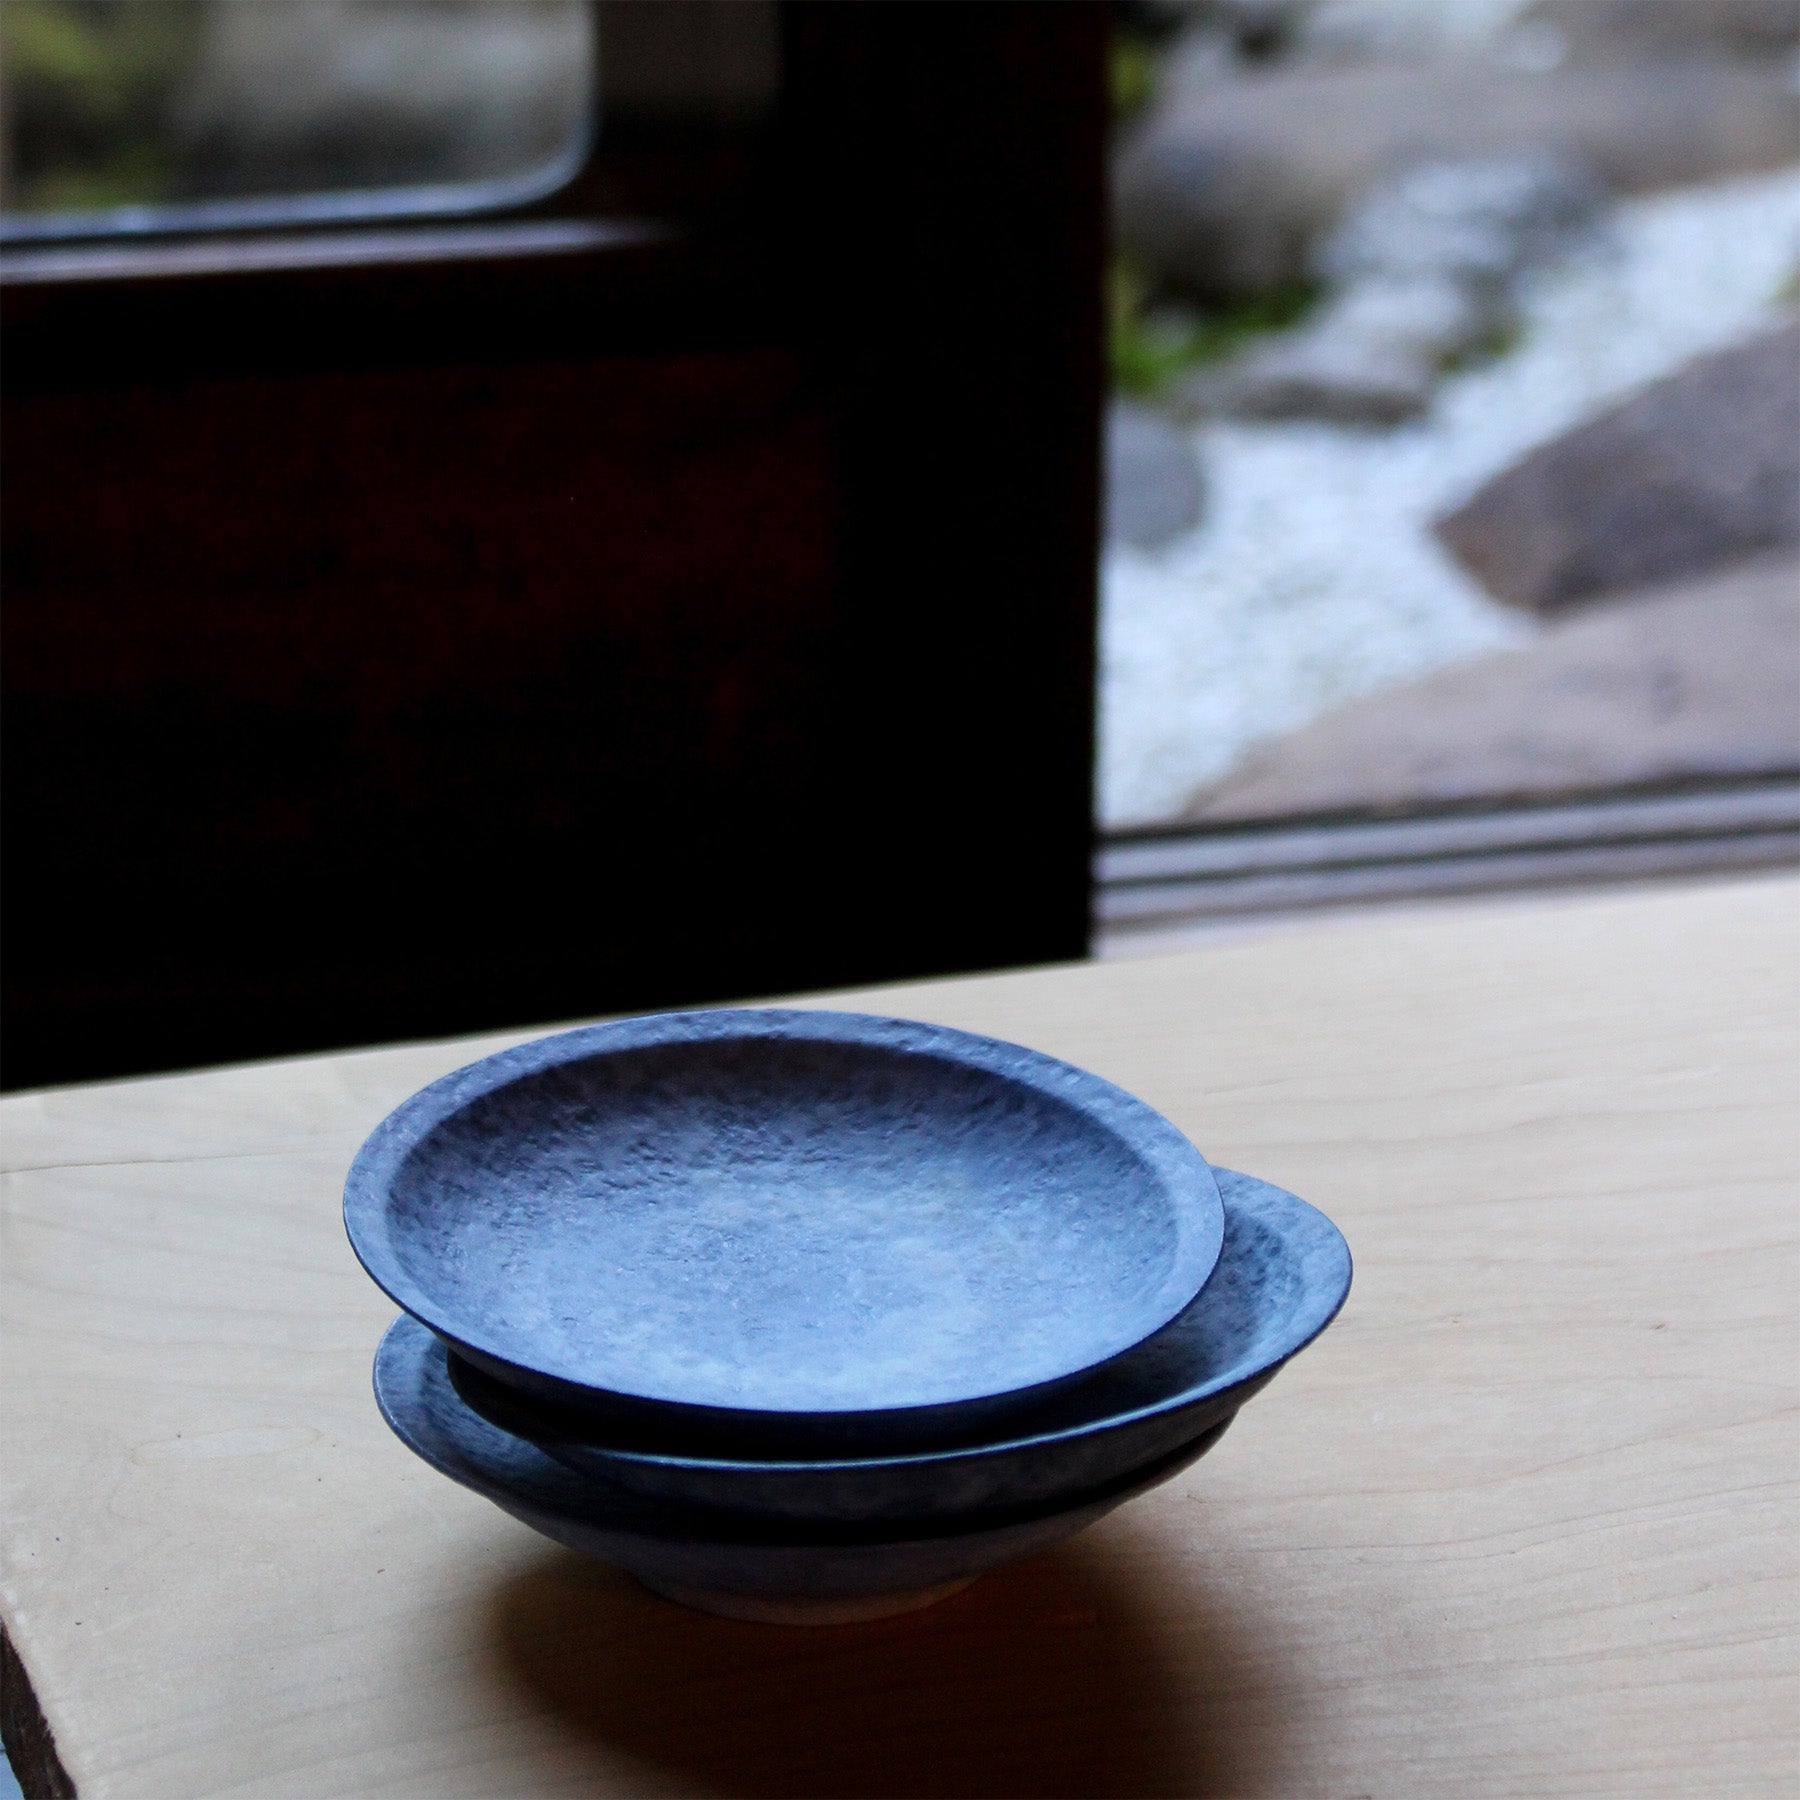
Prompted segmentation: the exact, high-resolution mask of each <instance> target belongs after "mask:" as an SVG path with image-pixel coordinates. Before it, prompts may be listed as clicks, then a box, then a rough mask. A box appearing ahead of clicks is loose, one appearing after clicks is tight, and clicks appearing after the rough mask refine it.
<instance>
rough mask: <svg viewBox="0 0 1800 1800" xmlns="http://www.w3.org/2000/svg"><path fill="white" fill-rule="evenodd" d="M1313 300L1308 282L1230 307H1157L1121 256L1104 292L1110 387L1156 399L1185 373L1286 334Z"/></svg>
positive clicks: (1314, 293)
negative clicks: (1267, 337)
mask: <svg viewBox="0 0 1800 1800" xmlns="http://www.w3.org/2000/svg"><path fill="white" fill-rule="evenodd" d="M1318 295H1319V289H1318V287H1317V286H1316V285H1315V284H1313V283H1310V282H1308V283H1301V284H1297V285H1295V286H1293V287H1290V288H1284V289H1283V290H1282V291H1281V292H1279V293H1276V294H1270V295H1268V296H1266V297H1264V298H1260V299H1255V300H1241V301H1238V302H1236V303H1235V304H1233V305H1230V306H1215V307H1209V308H1206V309H1203V310H1201V309H1191V310H1190V309H1186V308H1183V309H1179V310H1177V309H1173V308H1158V307H1156V306H1154V305H1153V304H1152V295H1151V291H1150V287H1149V284H1148V283H1147V282H1146V281H1145V280H1144V278H1143V276H1142V275H1141V274H1140V273H1139V272H1138V271H1137V270H1136V269H1134V268H1133V267H1132V265H1131V264H1130V263H1129V262H1128V261H1126V260H1125V259H1123V258H1120V259H1118V260H1117V261H1115V262H1114V264H1113V267H1112V269H1111V272H1110V274H1109V277H1108V291H1107V320H1108V333H1107V342H1108V353H1109V360H1110V363H1111V370H1112V379H1113V384H1114V386H1115V387H1117V388H1118V389H1119V390H1120V391H1121V392H1123V393H1127V394H1139V395H1145V396H1154V395H1156V394H1157V393H1159V392H1161V391H1162V390H1163V389H1164V388H1165V387H1167V386H1168V385H1169V383H1171V382H1172V381H1174V380H1175V379H1176V378H1177V377H1178V376H1180V375H1182V374H1184V373H1185V372H1186V371H1187V370H1189V369H1192V368H1197V367H1199V366H1200V365H1201V364H1204V363H1210V362H1217V361H1219V360H1220V359H1221V358H1223V357H1227V356H1230V355H1233V354H1234V353H1235V352H1236V351H1238V350H1240V349H1241V348H1242V347H1243V346H1244V345H1245V344H1246V343H1247V342H1249V341H1250V340H1251V339H1252V338H1256V337H1260V336H1262V335H1264V334H1265V333H1267V332H1272V331H1285V330H1286V329H1287V328H1288V327H1289V326H1290V325H1293V324H1294V323H1296V321H1298V320H1299V319H1300V318H1301V317H1302V316H1303V315H1304V314H1305V312H1306V311H1307V309H1308V308H1309V307H1310V306H1311V305H1312V304H1313V302H1314V301H1315V300H1316V299H1317V298H1318Z"/></svg>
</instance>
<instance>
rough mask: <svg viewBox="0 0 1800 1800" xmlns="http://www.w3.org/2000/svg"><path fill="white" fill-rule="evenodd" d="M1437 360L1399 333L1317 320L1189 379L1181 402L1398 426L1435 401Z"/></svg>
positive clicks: (1250, 413)
mask: <svg viewBox="0 0 1800 1800" xmlns="http://www.w3.org/2000/svg"><path fill="white" fill-rule="evenodd" d="M1436 381H1437V366H1436V363H1435V362H1434V360H1433V359H1432V358H1431V357H1430V356H1428V355H1426V354H1424V353H1423V352H1421V351H1419V350H1416V349H1413V348H1411V347H1410V346H1408V345H1407V344H1406V343H1405V342H1403V341H1401V340H1399V339H1398V338H1383V337H1382V336H1379V335H1375V334H1371V333H1366V332H1364V331H1362V330H1360V329H1358V328H1357V327H1356V325H1355V323H1354V321H1353V322H1352V323H1350V324H1349V325H1347V326H1342V325H1340V323H1339V321H1338V319H1337V318H1336V317H1335V316H1334V315H1333V314H1331V313H1327V314H1326V315H1325V317H1324V318H1322V319H1321V320H1320V321H1319V322H1318V324H1317V325H1315V326H1313V327H1311V328H1309V329H1306V330H1302V331H1296V332H1292V333H1289V334H1287V335H1285V336H1283V337H1279V338H1276V339H1274V340H1273V341H1272V342H1270V343H1268V344H1263V345H1259V346H1258V347H1257V348H1255V349H1253V350H1251V351H1249V352H1248V353H1246V354H1245V355H1244V356H1243V357H1241V358H1240V359H1239V360H1238V361H1236V362H1234V363H1232V364H1230V365H1229V366H1227V367H1225V368H1223V369H1217V370H1203V371H1200V372H1199V373H1198V374H1196V375H1195V376H1193V377H1191V378H1190V379H1189V380H1188V381H1187V382H1185V383H1184V384H1183V385H1182V387H1181V389H1180V390H1179V393H1178V395H1177V399H1178V402H1179V403H1180V404H1181V405H1182V406H1183V407H1184V408H1187V409H1190V410H1192V411H1194V412H1196V413H1206V412H1212V413H1225V414H1228V415H1230V416H1232V417H1234V418H1240V419H1326V420H1329V421H1331V422H1332V423H1334V424H1339V425H1394V424H1398V423H1399V422H1400V421H1401V420H1402V419H1407V418H1410V417H1412V416H1413V415H1414V414H1415V413H1418V412H1420V411H1422V410H1423V409H1424V408H1425V406H1426V405H1427V404H1428V403H1429V402H1430V399H1431V390H1432V388H1433V386H1434V385H1435V383H1436Z"/></svg>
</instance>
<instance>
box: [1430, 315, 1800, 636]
mask: <svg viewBox="0 0 1800 1800" xmlns="http://www.w3.org/2000/svg"><path fill="white" fill-rule="evenodd" d="M1436 530H1437V534H1438V536H1439V538H1440V539H1441V540H1442V542H1443V543H1444V544H1445V546H1446V547H1447V548H1448V549H1449V550H1450V552H1451V553H1452V554H1453V555H1454V556H1455V557H1456V559H1457V560H1458V561H1459V562H1460V563H1462V565H1463V566H1464V567H1465V568H1466V569H1468V570H1469V571H1470V573H1471V574H1473V575H1474V576H1475V577H1476V579H1477V580H1479V581H1480V582H1481V583H1482V585H1483V586H1484V587H1486V588H1487V589H1488V591H1489V592H1490V593H1492V594H1493V595H1495V596H1496V597H1497V598H1498V599H1501V600H1504V601H1507V602H1509V603H1510V604H1512V605H1514V606H1521V607H1525V608H1527V609H1529V610H1531V611H1533V612H1539V613H1554V612H1558V611H1560V610H1562V609H1563V608H1565V607H1568V606H1571V605H1575V604H1578V603H1580V602H1581V601H1583V600H1586V599H1589V598H1591V597H1592V596H1595V595H1598V594H1603V593H1605V592H1607V591H1608V590H1610V589H1617V588H1623V587H1627V586H1631V585H1635V584H1637V583H1640V582H1649V581H1658V580H1664V579H1670V578H1673V577H1675V576H1678V575H1684V574H1687V573H1690V572H1693V571H1698V570H1702V569H1706V568H1709V567H1712V566H1715V565H1718V564H1720V563H1723V562H1726V561H1729V560H1731V559H1732V558H1734V557H1741V556H1744V555H1746V554H1749V553H1751V552H1753V551H1756V550H1759V549H1765V548H1768V547H1770V546H1774V545H1780V544H1791V543H1795V542H1800V324H1790V325H1785V326H1783V327H1781V328H1779V329H1778V330H1775V331H1772V332H1768V333H1764V334H1761V335H1759V336H1758V337H1756V338H1754V339H1752V340H1751V341H1750V342H1748V343H1745V344H1740V345H1737V346H1735V347H1733V348H1731V349H1728V350H1722V351H1717V352H1715V353H1714V354H1712V355H1710V356H1704V357H1700V358H1698V359H1696V360H1695V361H1694V362H1691V363H1689V364H1688V365H1687V366H1686V367H1685V368H1683V369H1680V370H1677V372H1676V373H1675V374H1673V375H1671V376H1669V377H1667V378H1666V379H1664V380H1662V381H1659V382H1656V383H1654V384H1652V385H1651V386H1650V387H1647V388H1645V389H1643V390H1641V391H1640V392H1639V393H1637V394H1635V395H1633V396H1631V397H1630V398H1628V399H1626V400H1624V401H1622V402H1621V403H1620V404H1618V405H1616V406H1614V407H1611V408H1609V409H1608V410H1607V411H1605V412H1603V413H1601V414H1600V415H1599V416H1598V417H1596V418H1593V419H1590V420H1588V421H1587V422H1586V423H1585V424H1582V425H1579V426H1577V427H1576V428H1575V429H1574V430H1573V431H1570V432H1568V433H1566V434H1565V435H1564V436H1562V437H1560V438H1556V439H1554V440H1553V441H1552V442H1550V443H1548V444H1545V445H1542V446H1541V447H1540V448H1538V449H1536V450H1534V451H1532V452H1531V453H1530V454H1528V455H1527V456H1526V457H1524V458H1523V459H1522V460H1521V461H1520V462H1518V463H1515V464H1514V465H1513V466H1512V467H1511V468H1510V469H1507V470H1505V471H1503V472H1502V473H1501V474H1499V475H1497V476H1495V477H1494V479H1493V480H1491V481H1490V482H1488V483H1487V484H1486V485H1485V486H1484V487H1482V488H1481V489H1480V490H1479V491H1478V492H1477V493H1476V494H1475V495H1474V496H1473V497H1472V498H1471V499H1469V500H1468V501H1466V502H1465V503H1464V504H1463V505H1462V506H1460V507H1458V508H1457V509H1456V510H1455V511H1454V512H1452V513H1450V514H1449V515H1448V516H1447V517H1445V518H1443V519H1440V520H1439V521H1438V522H1437V526H1436Z"/></svg>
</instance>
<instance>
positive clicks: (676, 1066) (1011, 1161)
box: [344, 1010, 1224, 1453]
mask: <svg viewBox="0 0 1800 1800" xmlns="http://www.w3.org/2000/svg"><path fill="white" fill-rule="evenodd" d="M344 1216H345V1223H346V1225H347V1227H348V1230H349V1233H350V1239H351V1242H352V1244H353V1245H354V1247H355V1249H356V1253H357V1255H358V1256H359V1257H360V1258H361V1259H362V1262H363V1264H364V1266H365V1267H366V1268H367V1269H368V1271H369V1273H370V1274H371V1275H372V1276H373V1277H374V1278H375V1280H376V1281H377V1282H379V1283H380V1284H381V1286H382V1287H383V1288H385V1289H386V1290H387V1292H388V1293H389V1294H391V1295H392V1296H393V1297H394V1299H395V1300H396V1301H398V1302H399V1304H400V1305H401V1306H403V1307H404V1308H405V1309H406V1310H407V1311H408V1312H410V1313H411V1314H413V1316H414V1317H416V1318H418V1319H420V1320H422V1321H423V1322H424V1323H425V1324H427V1325H429V1326H430V1327H431V1328H432V1329H433V1330H434V1331H436V1332H437V1333H439V1334H440V1335H441V1336H442V1337H444V1338H445V1339H446V1340H447V1341H449V1342H450V1343H452V1344H454V1345H455V1346H456V1347H457V1348H458V1349H459V1350H460V1351H461V1352H462V1353H463V1354H464V1355H465V1356H466V1357H467V1358H468V1359H469V1360H471V1361H472V1362H474V1363H475V1364H477V1365H478V1366H480V1367H482V1368H484V1369H486V1370H487V1371H488V1372H489V1373H490V1374H492V1375H495V1376H496V1377H498V1378H499V1379H501V1380H503V1381H507V1382H510V1383H513V1384H515V1385H518V1386H521V1387H524V1388H526V1389H529V1390H530V1391H532V1392H534V1393H536V1394H538V1395H540V1396H545V1397H551V1398H557V1399H560V1400H562V1401H564V1402H568V1403H574V1404H579V1405H583V1406H585V1407H588V1408H590V1409H594V1410H597V1411H599V1412H600V1413H602V1414H603V1415H604V1416H605V1417H606V1418H607V1419H608V1420H609V1421H610V1422H611V1423H612V1425H613V1426H614V1427H617V1428H628V1427H632V1426H634V1425H635V1426H638V1427H642V1426H646V1425H654V1426H655V1428H656V1429H658V1430H661V1431H664V1432H670V1431H675V1432H679V1433H681V1434H683V1440H684V1441H685V1442H687V1443H690V1444H698V1443H701V1442H708V1443H713V1444H717V1443H719V1442H723V1441H726V1440H727V1439H731V1440H733V1441H737V1442H748V1443H757V1444H760V1445H763V1446H765V1447H766V1446H769V1445H772V1444H774V1443H776V1442H778V1441H781V1442H793V1443H799V1444H808V1445H826V1446H829V1447H831V1448H832V1449H833V1450H834V1451H836V1452H838V1453H841V1452H842V1451H843V1450H844V1449H848V1448H859V1447H860V1448H867V1447H869V1446H871V1445H874V1446H877V1447H880V1448H888V1447H892V1446H894V1445H896V1444H899V1443H903V1442H918V1441H921V1440H923V1439H928V1438H930V1437H933V1436H941V1435H942V1434H944V1433H946V1432H950V1431H954V1430H956V1429H959V1428H962V1427H966V1426H968V1425H970V1424H971V1423H972V1422H974V1421H976V1420H977V1419H982V1418H986V1417H989V1416H992V1415H993V1414H994V1413H995V1412H996V1411H997V1410H1004V1408H1005V1407H1007V1406H1011V1405H1016V1404H1018V1403H1020V1402H1021V1401H1025V1400H1029V1399H1030V1398H1032V1397H1033V1396H1034V1395H1035V1394H1036V1393H1037V1392H1038V1391H1040V1390H1043V1389H1046V1388H1047V1387H1049V1386H1051V1385H1052V1384H1056V1383H1059V1382H1065V1381H1067V1380H1069V1379H1070V1378H1071V1377H1074V1376H1076V1375H1078V1374H1080V1373H1082V1372H1083V1371H1086V1370H1089V1369H1091V1368H1093V1367H1095V1366H1096V1365H1098V1364H1101V1363H1104V1362H1106V1361H1107V1360H1108V1359H1110V1358H1112V1357H1115V1356H1117V1355H1119V1354H1120V1353H1121V1352H1122V1351H1125V1350H1127V1349H1129V1348H1130V1347H1131V1346H1133V1345H1134V1344H1137V1343H1139V1342H1141V1341H1142V1340H1143V1339H1144V1338H1145V1337H1146V1336H1148V1335H1149V1334H1150V1333H1152V1332H1154V1331H1156V1330H1157V1329H1159V1328H1160V1327H1161V1326H1163V1325H1165V1324H1166V1323H1167V1322H1168V1321H1169V1320H1170V1319H1172V1318H1174V1317H1175V1315H1176V1314H1177V1313H1179V1312H1180V1311H1181V1310H1182V1309H1183V1308H1184V1307H1185V1306H1186V1305H1187V1304H1188V1302H1189V1301H1190V1300H1192V1299H1193V1297H1194V1295H1195V1293H1196V1292H1198V1291H1199V1289H1200V1287H1201V1285H1202V1283H1204V1282H1205V1280H1206V1278H1207V1276H1208V1274H1209V1273H1210V1272H1211V1270H1212V1268H1213V1265H1214V1263H1215V1261H1216V1259H1217V1257H1218V1253H1219V1245H1220V1242H1221V1240H1222V1237H1223V1231H1224V1215H1223V1211H1222V1208H1221V1205H1220V1201H1219V1194H1218V1189H1217V1186H1216V1185H1215V1183H1214V1180H1213V1174H1212V1171H1211V1169H1210V1168H1209V1167H1208V1166H1207V1163H1206V1161H1205V1159H1204V1158H1203V1157H1202V1156H1201V1155H1200V1153H1199V1152H1198V1151H1197V1150H1195V1149H1194V1147H1193V1146H1192V1145H1191V1144H1190V1143H1189V1142H1188V1141H1187V1139H1186V1138H1184V1137H1183V1136H1182V1135H1181V1133H1180V1132H1179V1131H1177V1130H1176V1129H1175V1127H1174V1126H1172V1125H1171V1124H1169V1122H1168V1121H1167V1120H1166V1119H1164V1118H1162V1117H1161V1116H1160V1115H1159V1114H1157V1113H1155V1112H1153V1111H1152V1110H1151V1109H1150V1108H1149V1107H1147V1106H1145V1105H1144V1104H1143V1103H1142V1102H1141V1101H1138V1100H1135V1099H1133V1098H1132V1097H1131V1095H1129V1094H1127V1093H1124V1092H1123V1091H1122V1090H1120V1089H1118V1088H1116V1087H1113V1086H1112V1085H1111V1084H1110V1083H1108V1082H1105V1081H1102V1080H1100V1079H1099V1078H1098V1077H1096V1076H1093V1075H1089V1074H1087V1073H1085V1072H1084V1071H1082V1070H1080V1069H1076V1068H1072V1067H1070V1066H1069V1065H1068V1064H1066V1063H1061V1062H1057V1061H1055V1060H1054V1059H1052V1058H1050V1057H1047V1056H1041V1055H1039V1054H1037V1053H1036V1052H1034V1051H1031V1050H1026V1049H1022V1048H1020V1047H1019V1046H1017V1045H1014V1044H1004V1043H999V1042H996V1041H995V1040H993V1039H990V1038H981V1037H974V1036H971V1035H969V1034H967V1033H964V1032H958V1031H950V1030H946V1029H944V1028H942V1027H938V1026H932V1025H923V1024H916V1023H912V1022H909V1021H905V1020H899V1019H882V1018H870V1017H865V1016H862V1015H860V1014H851V1013H829V1012H788V1011H749V1010H746V1011H715V1012H699V1013H671V1014H663V1015H659V1016H655V1017H650V1018H643V1019H631V1020H626V1021H623V1022H621V1023H617V1024H610V1025H600V1026H593V1027H590V1028H587V1029H584V1030H580V1031H573V1032H568V1033H566V1034H564V1035H562V1036H559V1037H553V1038H547V1039H544V1040H542V1041H540V1042H537V1043H533V1044H527V1045H524V1046H522V1047H520V1048H518V1049H514V1050H508V1051H504V1052H502V1053H501V1054H499V1055H497V1056H492V1057H488V1058H486V1059H485V1060H484V1061H482V1062H478V1063H475V1064H473V1065H471V1066H470V1067H468V1068H466V1069H462V1070H460V1071H458V1072H457V1073H456V1074H453V1075H450V1076H447V1077H446V1078H445V1079H443V1080H442V1081H439V1082H435V1083H434V1084H433V1085H432V1086H430V1087H428V1088H426V1089H424V1090H423V1091H422V1092H421V1093H418V1094H415V1095H414V1096H413V1097H412V1099H410V1100H408V1101H407V1102H406V1103H405V1104H404V1105H402V1106H401V1107H399V1108H398V1109H397V1110H396V1111H395V1112H394V1113H392V1114H391V1115H390V1116H389V1117H388V1118H387V1119H386V1120H385V1121H383V1123H382V1124H381V1125H380V1126H379V1127H378V1128H377V1129H376V1131H375V1132H374V1134H373V1135H372V1136H371V1137H370V1138H369V1140H368V1142H367V1143H366V1144H365V1145H364V1146H363V1148H362V1150H361V1152H360V1153H359V1154H358V1156H357V1158H356V1162H355V1164H354V1166H353V1167H352V1169H351V1171H350V1177H349V1181H348V1183H347V1185H346V1188H345V1196H344ZM675 1408H680V1409H686V1410H685V1412H680V1413H677V1412H674V1411H671V1409H675ZM720 1434H724V1436H721V1435H720Z"/></svg>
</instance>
